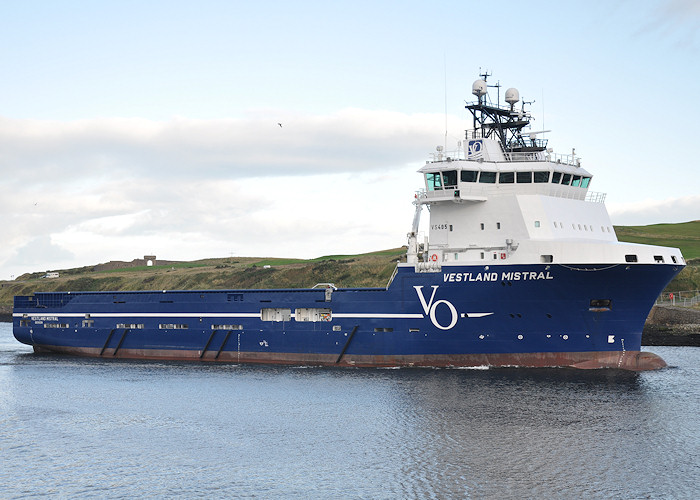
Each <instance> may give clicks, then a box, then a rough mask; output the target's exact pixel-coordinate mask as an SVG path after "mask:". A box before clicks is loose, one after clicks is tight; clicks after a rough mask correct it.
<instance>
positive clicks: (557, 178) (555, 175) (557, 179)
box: [552, 172, 561, 184]
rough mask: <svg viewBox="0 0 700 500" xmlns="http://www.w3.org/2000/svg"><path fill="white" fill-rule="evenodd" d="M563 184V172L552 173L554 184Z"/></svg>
mask: <svg viewBox="0 0 700 500" xmlns="http://www.w3.org/2000/svg"><path fill="white" fill-rule="evenodd" d="M559 182H561V172H552V184H559Z"/></svg>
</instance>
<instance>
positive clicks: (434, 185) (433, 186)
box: [425, 172, 442, 191]
mask: <svg viewBox="0 0 700 500" xmlns="http://www.w3.org/2000/svg"><path fill="white" fill-rule="evenodd" d="M425 180H426V181H427V183H428V191H436V190H438V189H442V177H440V172H431V173H428V174H425Z"/></svg>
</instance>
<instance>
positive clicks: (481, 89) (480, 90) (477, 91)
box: [472, 80, 486, 97]
mask: <svg viewBox="0 0 700 500" xmlns="http://www.w3.org/2000/svg"><path fill="white" fill-rule="evenodd" d="M472 94H474V95H475V96H477V97H483V96H485V95H486V82H485V81H483V80H477V81H475V82H474V83H473V84H472Z"/></svg>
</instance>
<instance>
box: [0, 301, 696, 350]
mask: <svg viewBox="0 0 700 500" xmlns="http://www.w3.org/2000/svg"><path fill="white" fill-rule="evenodd" d="M0 322H3V323H12V313H11V312H5V311H0ZM642 345H643V346H691V347H700V310H697V309H689V308H687V307H677V306H654V307H652V309H651V311H650V312H649V316H648V317H647V320H646V323H645V324H644V330H643V332H642Z"/></svg>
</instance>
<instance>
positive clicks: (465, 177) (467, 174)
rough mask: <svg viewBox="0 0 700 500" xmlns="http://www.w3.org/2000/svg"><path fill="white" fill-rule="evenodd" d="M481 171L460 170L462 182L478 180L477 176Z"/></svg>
mask: <svg viewBox="0 0 700 500" xmlns="http://www.w3.org/2000/svg"><path fill="white" fill-rule="evenodd" d="M478 175H479V172H477V171H476V170H462V171H461V172H460V179H461V180H462V182H476V178H477V176H478Z"/></svg>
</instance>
